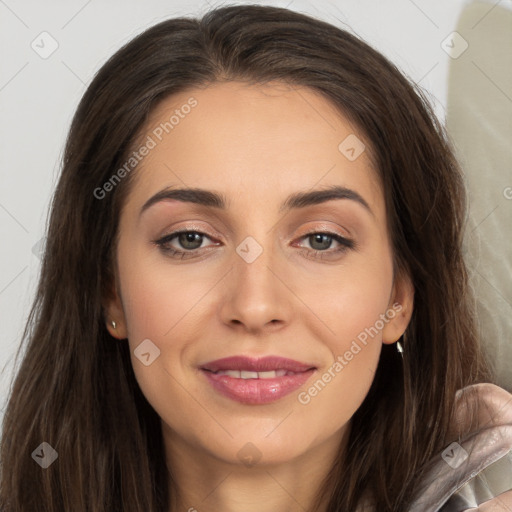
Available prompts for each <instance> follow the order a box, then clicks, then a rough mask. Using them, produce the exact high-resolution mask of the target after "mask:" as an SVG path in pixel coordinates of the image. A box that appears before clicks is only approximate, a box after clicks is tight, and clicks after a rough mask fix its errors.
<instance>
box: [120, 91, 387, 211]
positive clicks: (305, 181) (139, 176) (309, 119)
mask: <svg viewBox="0 0 512 512" xmlns="http://www.w3.org/2000/svg"><path fill="white" fill-rule="evenodd" d="M139 140H140V141H142V142H141V143H142V144H144V143H147V142H148V141H150V140H151V143H150V144H147V145H148V146H151V149H150V150H149V151H148V152H147V154H146V155H145V156H144V157H143V158H142V159H141V161H140V162H139V164H138V165H137V168H136V171H135V181H136V186H134V187H133V189H132V191H131V193H130V197H129V199H128V202H131V203H135V204H140V203H141V202H144V200H145V199H147V197H149V196H150V195H152V194H154V193H156V192H158V191H159V190H161V189H162V188H165V187H169V186H178V187H199V188H204V189H210V190H217V191H222V193H223V194H224V195H225V196H226V197H228V198H233V201H235V203H234V204H236V200H237V198H238V199H239V200H240V201H242V200H243V201H244V202H245V207H246V208H248V207H250V204H251V203H252V202H254V201H252V200H254V199H256V198H258V207H261V206H263V204H268V205H270V204H273V203H277V202H279V201H281V199H282V197H283V196H285V195H288V194H289V193H290V192H294V191H297V190H307V189H312V188H318V187H322V186H329V185H341V186H345V187H348V188H352V189H357V191H358V192H359V193H360V194H361V195H364V196H365V198H366V200H367V201H368V202H369V203H373V204H374V206H375V208H376V209H377V211H378V210H379V208H381V209H382V208H383V198H382V191H381V188H380V181H379V179H378V176H377V172H376V171H375V169H374V168H373V165H372V163H371V160H370V148H369V143H368V141H366V140H365V137H364V134H362V133H361V131H360V130H358V129H357V128H356V127H355V126H354V125H352V124H351V123H350V122H349V121H348V120H347V119H346V118H345V117H344V116H342V115H341V114H340V112H339V111H338V110H337V109H336V108H335V107H334V106H333V105H332V104H331V103H330V102H329V101H327V100H326V99H325V98H324V97H322V96H321V95H320V94H319V93H317V92H316V91H313V90H312V89H309V88H305V87H297V86H289V85H287V84H284V83H280V82H272V83H269V84H264V85H260V84H258V85H253V84H248V83H245V82H221V83H214V84H209V85H207V86H204V87H201V88H199V87H197V88H191V89H188V90H186V91H183V92H181V93H179V94H174V95H172V96H169V97H168V98H165V99H164V100H162V101H161V102H160V103H159V104H158V105H157V107H156V108H154V110H153V111H152V112H151V114H150V116H149V118H148V120H147V122H146V124H145V126H144V128H143V129H142V130H141V137H140V139H139ZM347 150H348V152H347ZM359 153H360V154H359ZM354 156H355V157H356V158H354ZM230 203H231V201H230ZM239 206H240V205H239Z"/></svg>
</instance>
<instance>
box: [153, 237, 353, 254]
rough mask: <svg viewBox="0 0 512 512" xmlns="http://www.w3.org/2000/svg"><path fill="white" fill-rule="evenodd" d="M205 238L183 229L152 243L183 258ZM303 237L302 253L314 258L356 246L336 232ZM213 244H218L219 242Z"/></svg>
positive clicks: (199, 247) (198, 246)
mask: <svg viewBox="0 0 512 512" xmlns="http://www.w3.org/2000/svg"><path fill="white" fill-rule="evenodd" d="M205 238H207V239H210V240H212V237H210V236H208V235H207V234H206V233H202V232H201V231H195V230H183V231H175V232H174V233H170V234H168V235H165V236H164V237H162V238H160V239H159V240H155V241H154V242H153V243H154V244H156V245H157V246H158V247H160V249H161V250H162V251H163V252H164V253H165V254H166V255H168V256H170V257H172V258H180V259H185V258H193V257H195V256H197V253H198V250H199V249H206V247H204V246H203V241H204V239H205ZM303 239H307V240H308V241H309V243H310V247H311V248H309V249H308V248H305V249H304V250H303V251H302V253H303V254H304V255H305V256H306V257H309V258H314V259H316V258H320V259H324V258H326V257H330V256H335V255H339V254H341V253H343V252H345V251H347V250H349V249H354V248H355V247H356V243H355V241H354V240H351V239H348V238H345V237H343V236H341V235H338V234H337V233H330V232H319V231H312V232H310V233H307V234H306V235H303V236H302V237H301V238H299V240H303ZM173 241H176V243H177V244H178V247H177V246H176V245H172V243H173ZM333 241H334V242H335V243H336V244H338V247H335V248H334V249H332V248H331V245H332V243H333ZM214 245H219V243H216V244H214ZM210 247H211V246H210ZM317 247H318V248H317Z"/></svg>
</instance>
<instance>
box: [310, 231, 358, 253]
mask: <svg viewBox="0 0 512 512" xmlns="http://www.w3.org/2000/svg"><path fill="white" fill-rule="evenodd" d="M302 239H306V240H308V241H309V244H310V246H311V249H310V250H308V249H306V250H305V251H303V253H304V254H305V256H307V257H312V258H315V259H316V258H319V259H325V258H328V257H332V256H337V255H339V254H341V253H344V252H345V251H347V250H349V249H355V248H356V243H355V241H354V240H351V239H349V238H345V237H343V236H341V235H338V234H337V233H330V232H324V231H322V232H319V231H313V232H310V233H307V234H306V235H304V236H303V237H301V240H302ZM333 241H335V242H336V243H337V244H338V247H335V248H334V249H331V245H332V242H333Z"/></svg>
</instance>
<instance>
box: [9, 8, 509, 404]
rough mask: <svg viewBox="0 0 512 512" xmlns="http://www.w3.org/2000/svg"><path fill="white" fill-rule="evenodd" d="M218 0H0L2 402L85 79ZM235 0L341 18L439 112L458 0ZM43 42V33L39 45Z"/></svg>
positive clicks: (339, 21) (340, 21)
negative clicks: (167, 22) (44, 54)
mask: <svg viewBox="0 0 512 512" xmlns="http://www.w3.org/2000/svg"><path fill="white" fill-rule="evenodd" d="M219 3H220V2H214V1H213V0H212V1H210V2H202V1H201V2H194V1H192V2H191V1H187V2H185V1H177V0H172V1H169V0H148V1H144V2H141V1H139V2H135V1H133V0H131V1H124V2H121V1H120V0H116V1H105V0H104V1H102V2H99V1H91V0H89V1H87V0H73V1H67V2H64V1H63V0H61V1H56V0H53V1H47V2H44V3H43V2H40V1H36V0H25V1H24V2H15V1H14V0H4V1H2V2H0V48H1V55H0V63H1V67H0V109H1V110H0V111H1V118H0V241H1V242H0V244H1V245H0V247H1V252H0V326H1V329H0V408H1V407H2V405H3V403H4V401H5V398H6V396H7V392H8V386H9V383H10V379H11V374H12V368H13V363H14V360H13V358H14V355H15V350H16V348H17V347H18V344H19V340H20V334H21V330H22V327H23V324H24V321H25V319H26V315H27V314H28V309H29V306H30V304H31V301H32V299H33V294H34V290H35V285H36V282H37V278H38V272H39V259H38V257H37V255H36V254H35V253H34V251H33V248H34V245H35V244H37V242H38V241H39V240H40V239H41V238H42V237H43V233H44V227H45V221H46V215H47V208H48V205H49V200H50V197H51V194H52V191H53V188H54V186H55V184H56V180H57V176H58V172H59V168H58V166H59V159H60V156H61V152H62V150H63V147H64V142H65V136H66V133H67V129H68V127H69V123H70V121H71V117H72V115H73V113H74V109H75V108H76V105H77V103H78V101H79V98H80V97H81V95H82V94H83V93H84V91H85V87H86V85H87V84H88V83H89V82H90V80H91V78H92V76H93V74H94V73H95V72H96V71H97V70H98V68H99V67H100V66H101V65H102V64H103V63H104V62H105V61H106V59H107V58H108V57H109V56H110V55H111V54H112V53H114V52H115V50H117V49H118V48H119V47H120V46H121V45H122V44H124V43H125V42H127V41H128V40H130V39H131V38H132V37H133V36H134V35H135V34H137V33H139V32H141V31H142V30H143V29H145V28H147V27H149V26H151V25H152V24H154V23H156V22H158V21H161V20H163V19H165V18H169V17H174V16H177V15H197V16H200V15H201V14H203V13H204V12H205V11H206V10H207V9H208V8H209V6H210V5H212V6H213V5H218V4H219ZM224 3H230V2H224ZM240 3H271V4H273V5H278V6H281V7H286V6H288V7H289V8H290V9H294V10H298V11H302V12H305V13H309V14H312V15H315V16H318V17H321V18H323V19H325V20H326V21H329V22H331V23H334V24H338V25H340V26H343V27H345V24H347V25H348V26H349V27H350V28H351V29H352V30H353V31H354V32H355V33H357V34H358V35H359V36H361V37H362V38H364V39H365V40H367V41H368V42H369V43H370V44H372V45H374V46H375V47H376V48H377V49H378V50H380V51H381V52H383V53H384V54H385V55H386V56H388V57H389V58H390V59H391V60H393V61H394V62H395V63H396V64H397V65H398V66H399V67H400V68H401V69H402V70H403V71H404V72H405V73H406V74H407V75H409V77H410V78H411V79H412V80H414V81H416V82H418V81H419V82H420V83H421V85H422V86H424V87H425V88H426V89H428V91H429V92H430V93H431V94H432V96H433V101H435V103H436V112H437V113H438V115H439V116H440V117H441V118H443V119H444V114H445V111H444V108H445V106H446V95H447V70H448V64H449V61H450V58H449V57H448V55H447V53H446V52H445V51H444V50H443V48H442V47H441V42H442V41H443V40H444V39H445V38H446V37H447V36H448V35H449V34H450V33H451V32H452V31H453V30H455V26H456V23H457V18H458V15H459V13H460V11H461V8H462V5H463V2H462V0H450V1H448V0H414V1H413V0H388V1H361V0H338V1H320V2H313V1H305V0H294V1H290V0H287V1H283V2H281V1H279V2H270V1H269V2H240ZM501 3H502V4H508V5H510V3H511V2H510V0H502V2H501ZM492 8H493V4H491V3H490V4H489V10H491V9H492ZM345 28H346V27H345ZM43 31H46V32H48V33H49V34H51V36H52V37H53V38H54V39H55V40H56V41H57V43H58V48H57V50H56V51H55V52H54V53H53V54H52V55H51V56H50V57H48V58H47V59H43V58H41V57H40V56H39V55H38V54H37V53H36V52H35V51H34V50H33V49H32V47H31V43H32V42H33V41H34V40H35V43H34V44H39V46H42V44H43V43H41V38H38V37H37V36H39V34H40V33H41V32H43ZM49 44H50V40H48V39H47V40H46V42H45V48H49ZM36 252H37V251H36ZM2 370H3V371H2Z"/></svg>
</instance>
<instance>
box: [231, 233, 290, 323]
mask: <svg viewBox="0 0 512 512" xmlns="http://www.w3.org/2000/svg"><path fill="white" fill-rule="evenodd" d="M235 251H236V253H235V255H234V259H233V269H232V271H231V272H230V277H229V280H230V281H231V282H230V283H229V284H228V291H227V295H226V296H225V299H224V302H223V306H222V315H223V317H224V318H223V320H224V321H225V322H234V321H235V323H242V324H245V326H246V327H247V328H250V329H258V328H261V327H264V326H265V325H266V324H267V323H269V322H272V321H276V320H280V321H282V320H285V319H286V314H287V313H286V311H287V306H286V305H287V302H288V301H289V298H286V297H285V295H286V287H285V286H283V284H282V283H281V282H280V280H279V279H278V278H277V277H276V275H275V272H276V270H275V268H274V267H278V265H277V262H276V261H275V259H276V256H277V254H278V253H279V251H276V250H274V240H273V235H272V233H271V232H270V233H266V232H265V230H264V229H261V230H260V231H259V232H258V234H256V235H254V236H253V235H248V236H246V237H245V238H244V239H243V240H242V241H241V242H240V243H239V244H238V245H237V246H236V249H235Z"/></svg>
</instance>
